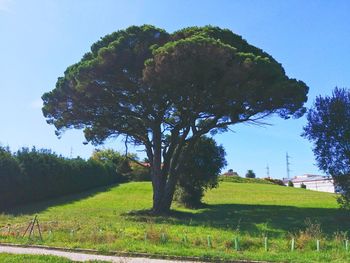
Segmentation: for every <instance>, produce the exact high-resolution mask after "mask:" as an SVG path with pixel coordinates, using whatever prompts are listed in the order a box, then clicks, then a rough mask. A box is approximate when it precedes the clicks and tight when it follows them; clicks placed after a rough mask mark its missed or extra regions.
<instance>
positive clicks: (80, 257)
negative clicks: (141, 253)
mask: <svg viewBox="0 0 350 263" xmlns="http://www.w3.org/2000/svg"><path fill="white" fill-rule="evenodd" d="M0 253H11V254H32V255H52V256H59V257H66V258H69V259H71V260H74V261H83V262H84V261H88V260H103V261H109V262H120V263H166V262H182V263H194V261H176V260H166V259H150V258H129V257H119V256H102V255H93V254H85V253H76V252H67V251H60V250H53V249H45V248H25V247H11V246H1V245H0ZM196 263H198V262H196Z"/></svg>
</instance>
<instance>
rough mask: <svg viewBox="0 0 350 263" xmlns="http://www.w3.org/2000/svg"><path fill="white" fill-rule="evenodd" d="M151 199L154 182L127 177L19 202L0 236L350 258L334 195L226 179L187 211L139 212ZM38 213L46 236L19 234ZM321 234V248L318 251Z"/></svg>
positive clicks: (171, 250) (345, 218)
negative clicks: (93, 188)
mask: <svg viewBox="0 0 350 263" xmlns="http://www.w3.org/2000/svg"><path fill="white" fill-rule="evenodd" d="M151 199H152V192H151V184H150V183H126V184H122V185H119V186H115V187H113V188H110V189H107V190H106V191H105V192H99V193H97V192H96V193H95V192H88V193H85V194H84V195H78V196H70V197H65V198H60V199H55V200H53V201H49V202H42V203H37V204H35V205H30V206H24V207H20V208H17V209H15V210H11V211H8V212H7V213H5V214H2V215H0V228H1V232H0V233H1V234H0V242H14V243H22V244H25V243H27V244H31V243H35V244H45V245H51V246H59V247H69V248H77V247H80V248H93V249H98V250H100V251H111V250H118V251H128V252H146V253H153V254H163V255H164V254H167V255H178V256H195V257H201V258H210V259H213V258H221V259H254V260H269V261H291V262H330V261H332V262H349V261H350V256H349V252H346V251H345V248H344V243H343V242H344V241H343V240H344V239H346V238H347V235H346V233H345V231H347V230H348V229H349V227H350V220H349V219H350V217H349V215H348V214H347V213H346V212H344V211H341V210H339V209H337V203H336V200H335V195H332V194H328V193H321V192H314V191H310V190H305V189H295V188H288V187H281V186H276V185H270V184H255V183H231V182H222V183H220V186H219V187H218V188H217V189H214V190H211V191H209V192H208V193H207V194H206V196H205V202H206V203H207V204H208V205H207V206H206V207H204V208H202V209H199V210H190V209H184V208H182V207H177V206H176V205H175V206H174V213H173V214H172V215H171V216H170V217H152V216H149V215H147V214H146V213H142V212H140V210H141V211H142V210H144V209H148V208H150V207H151ZM135 211H137V212H135ZM35 214H38V218H39V222H40V225H41V228H42V231H43V239H44V240H43V241H41V240H39V239H38V238H37V237H38V234H37V232H35V236H36V237H35V238H32V239H31V240H28V237H25V238H22V236H21V234H22V233H23V232H24V230H25V228H26V227H27V225H28V222H29V221H30V220H31V219H32V218H33V217H34V215H35ZM265 237H267V238H268V247H267V249H268V251H265V244H264V241H265ZM235 238H237V240H238V242H239V250H238V251H236V248H235ZM292 238H294V239H295V243H296V247H295V251H293V252H291V251H290V250H291V239H292ZM317 239H318V240H319V241H320V251H316V240H317Z"/></svg>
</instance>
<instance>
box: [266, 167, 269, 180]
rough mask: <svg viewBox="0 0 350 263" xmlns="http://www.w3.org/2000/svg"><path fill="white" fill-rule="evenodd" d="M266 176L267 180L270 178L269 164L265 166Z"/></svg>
mask: <svg viewBox="0 0 350 263" xmlns="http://www.w3.org/2000/svg"><path fill="white" fill-rule="evenodd" d="M266 176H267V178H270V167H269V164H267V166H266Z"/></svg>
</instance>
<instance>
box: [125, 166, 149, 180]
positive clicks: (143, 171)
mask: <svg viewBox="0 0 350 263" xmlns="http://www.w3.org/2000/svg"><path fill="white" fill-rule="evenodd" d="M129 179H130V180H131V181H136V182H143V181H151V171H150V168H149V167H144V166H141V165H140V164H137V163H135V162H131V172H130V177H129Z"/></svg>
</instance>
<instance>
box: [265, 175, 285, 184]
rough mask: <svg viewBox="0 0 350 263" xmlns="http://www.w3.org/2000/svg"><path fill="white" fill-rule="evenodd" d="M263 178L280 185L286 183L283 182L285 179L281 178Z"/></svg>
mask: <svg viewBox="0 0 350 263" xmlns="http://www.w3.org/2000/svg"><path fill="white" fill-rule="evenodd" d="M263 180H266V181H269V182H271V183H273V184H277V185H280V186H284V183H283V181H282V180H280V179H274V178H269V177H268V178H264V179H263Z"/></svg>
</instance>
